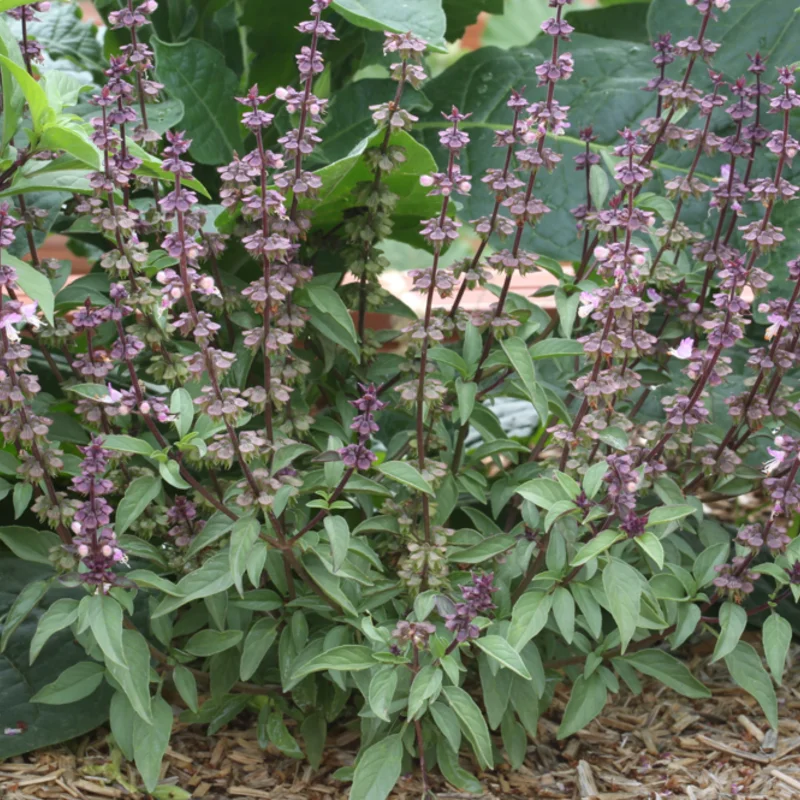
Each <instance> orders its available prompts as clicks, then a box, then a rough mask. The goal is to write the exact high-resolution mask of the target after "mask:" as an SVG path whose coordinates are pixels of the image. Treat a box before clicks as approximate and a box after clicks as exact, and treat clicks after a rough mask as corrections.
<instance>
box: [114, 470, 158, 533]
mask: <svg viewBox="0 0 800 800" xmlns="http://www.w3.org/2000/svg"><path fill="white" fill-rule="evenodd" d="M160 492H161V479H160V478H156V477H154V476H152V475H143V476H142V477H141V478H134V479H133V480H132V481H131V483H130V485H129V486H128V488H127V489H126V490H125V496H124V497H123V498H122V500H120V501H119V505H118V506H117V515H116V517H115V522H114V527H115V528H116V531H117V533H118V534H123V533H125V531H126V530H128V528H130V526H131V524H132V523H133V522H134V520H137V519H139V517H141V516H142V514H143V513H144V511H145V509H146V508H147V507H148V506H149V505H150V503H152V502H153V500H155V499H156V497H158V495H159V493H160Z"/></svg>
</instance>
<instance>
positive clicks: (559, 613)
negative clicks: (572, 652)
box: [553, 586, 575, 644]
mask: <svg viewBox="0 0 800 800" xmlns="http://www.w3.org/2000/svg"><path fill="white" fill-rule="evenodd" d="M553 619H555V621H556V625H558V629H559V631H561V635H562V636H563V637H564V641H565V642H566V643H567V644H572V639H573V638H574V636H575V601H574V600H573V599H572V594H571V593H570V591H569V589H567V588H566V586H559V587H558V588H557V589H556V590H555V592H553Z"/></svg>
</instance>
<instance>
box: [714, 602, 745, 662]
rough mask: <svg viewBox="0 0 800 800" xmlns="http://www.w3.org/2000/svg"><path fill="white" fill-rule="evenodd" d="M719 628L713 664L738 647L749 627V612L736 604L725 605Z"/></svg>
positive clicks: (720, 613) (727, 603)
mask: <svg viewBox="0 0 800 800" xmlns="http://www.w3.org/2000/svg"><path fill="white" fill-rule="evenodd" d="M719 627H720V633H719V639H717V645H716V647H715V648H714V655H713V656H712V658H711V661H712V663H713V662H714V661H719V660H720V659H721V658H724V657H725V656H727V655H728V653H730V652H732V651H733V649H734V648H735V647H736V645H737V644H738V642H739V639H741V637H742V634H743V633H744V629H745V628H746V627H747V612H746V611H745V610H744V609H743V608H742V607H741V606H739V605H736V603H731V602H726V603H723V604H722V607H721V608H720V610H719Z"/></svg>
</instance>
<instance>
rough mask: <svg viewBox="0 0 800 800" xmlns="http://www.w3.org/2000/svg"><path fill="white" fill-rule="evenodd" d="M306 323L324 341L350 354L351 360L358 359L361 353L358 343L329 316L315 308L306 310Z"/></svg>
mask: <svg viewBox="0 0 800 800" xmlns="http://www.w3.org/2000/svg"><path fill="white" fill-rule="evenodd" d="M308 321H309V322H310V323H311V325H312V327H314V328H316V329H317V330H318V331H319V332H320V333H321V334H322V335H323V337H325V338H326V339H330V341H332V342H335V343H336V344H338V345H339V346H340V347H343V348H344V349H345V350H347V352H348V353H350V354H351V355H352V356H353V358H356V359H357V358H360V356H361V352H360V350H359V347H358V343H357V342H356V341H355V339H354V338H353V337H352V336H351V335H350V331H349V330H348V329H347V328H343V327H342V326H341V325H339V323H338V322H336V320H335V319H334V318H333V317H332V316H331V315H330V314H326V313H324V312H322V311H320V310H319V309H318V308H316V307H312V308H309V309H308Z"/></svg>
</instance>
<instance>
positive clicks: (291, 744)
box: [266, 711, 303, 759]
mask: <svg viewBox="0 0 800 800" xmlns="http://www.w3.org/2000/svg"><path fill="white" fill-rule="evenodd" d="M266 728H267V736H268V738H269V741H270V743H271V744H273V745H275V747H277V748H278V750H280V751H281V752H282V753H283V754H284V755H287V756H289V758H297V759H300V758H303V751H302V750H301V749H300V746H299V745H298V744H297V740H296V739H295V738H294V736H292V734H291V733H289V729H288V728H287V727H286V723H285V722H284V721H283V714H282V713H281V712H280V711H273V712H272V713H271V714H270V715H269V716H268V717H267V723H266Z"/></svg>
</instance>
